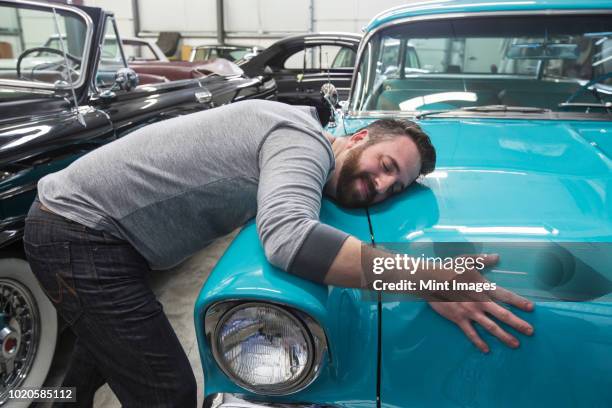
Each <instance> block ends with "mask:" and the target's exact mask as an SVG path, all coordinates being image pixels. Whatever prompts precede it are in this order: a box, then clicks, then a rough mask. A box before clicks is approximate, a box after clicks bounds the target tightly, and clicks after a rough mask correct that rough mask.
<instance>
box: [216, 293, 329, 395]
mask: <svg viewBox="0 0 612 408" xmlns="http://www.w3.org/2000/svg"><path fill="white" fill-rule="evenodd" d="M258 306H259V307H262V306H263V307H270V308H273V309H276V310H277V311H279V312H281V313H284V314H285V315H287V316H288V317H289V318H290V319H292V320H293V321H294V323H296V324H297V325H298V327H300V328H301V330H302V333H303V335H304V337H305V339H306V341H307V343H308V351H309V355H308V362H307V364H306V368H305V369H304V374H303V375H300V376H299V377H298V379H296V380H295V381H294V382H292V383H289V384H282V385H266V386H259V385H253V384H249V383H246V382H244V381H242V379H240V378H238V377H237V376H236V375H234V373H233V372H232V370H230V369H229V368H228V367H226V366H225V364H224V358H223V357H222V355H221V353H220V351H219V343H218V341H219V336H218V331H219V329H220V328H221V327H222V325H223V323H224V322H225V321H227V320H228V319H229V318H230V317H231V316H232V314H233V313H235V312H236V311H238V310H241V309H244V308H248V307H258ZM204 332H205V335H206V340H207V342H208V346H209V348H210V350H211V353H212V355H213V359H214V360H215V363H216V364H217V367H219V369H220V370H221V371H223V373H224V374H225V375H226V376H227V377H228V378H229V379H230V380H232V381H233V382H234V383H235V384H237V385H238V386H240V387H242V388H244V389H245V390H247V391H250V392H252V393H254V394H258V395H270V396H275V395H290V394H294V393H296V392H299V391H301V390H303V389H304V388H306V387H307V386H309V385H310V384H311V383H312V382H313V381H314V380H315V379H316V378H317V377H318V376H319V374H320V371H321V366H322V364H323V358H324V356H325V355H326V354H327V351H328V347H327V338H326V336H325V332H324V330H323V328H322V327H321V325H320V324H319V323H318V322H317V321H315V320H314V319H313V318H312V317H311V316H310V315H308V314H307V313H304V312H302V311H301V310H299V309H296V308H294V307H292V306H289V305H286V304H282V303H278V302H270V301H260V300H225V301H220V302H217V303H214V304H212V305H211V306H209V307H208V308H207V310H206V313H205V318H204Z"/></svg>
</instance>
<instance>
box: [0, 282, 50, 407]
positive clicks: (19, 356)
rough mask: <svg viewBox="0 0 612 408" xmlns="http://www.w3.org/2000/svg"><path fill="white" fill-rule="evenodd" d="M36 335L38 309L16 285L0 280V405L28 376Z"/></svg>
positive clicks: (32, 360) (23, 289) (25, 292)
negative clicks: (10, 391)
mask: <svg viewBox="0 0 612 408" xmlns="http://www.w3.org/2000/svg"><path fill="white" fill-rule="evenodd" d="M39 333H40V318H39V314H38V308H37V306H36V303H35V302H34V298H33V297H32V294H31V293H30V291H29V290H28V289H27V288H26V287H25V286H24V285H22V284H21V283H19V282H17V281H14V280H11V279H0V404H3V403H4V402H6V400H7V398H8V391H9V390H11V389H14V388H17V387H19V386H20V385H21V384H22V383H23V381H24V380H25V379H26V377H27V376H28V373H29V372H30V369H31V368H32V363H33V362H34V357H36V350H37V348H38V340H39V339H38V336H39Z"/></svg>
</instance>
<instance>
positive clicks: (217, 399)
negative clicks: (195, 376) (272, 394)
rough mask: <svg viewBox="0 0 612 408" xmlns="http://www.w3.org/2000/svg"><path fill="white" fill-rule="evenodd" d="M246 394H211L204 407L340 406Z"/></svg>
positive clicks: (324, 407) (325, 407) (332, 407)
mask: <svg viewBox="0 0 612 408" xmlns="http://www.w3.org/2000/svg"><path fill="white" fill-rule="evenodd" d="M248 398H249V397H246V396H244V395H237V394H225V393H222V394H211V395H209V396H208V397H206V399H205V400H204V404H203V408H340V407H339V406H338V405H329V404H314V403H308V402H303V403H294V402H292V403H286V404H285V403H278V402H266V401H264V400H254V399H253V400H251V399H248Z"/></svg>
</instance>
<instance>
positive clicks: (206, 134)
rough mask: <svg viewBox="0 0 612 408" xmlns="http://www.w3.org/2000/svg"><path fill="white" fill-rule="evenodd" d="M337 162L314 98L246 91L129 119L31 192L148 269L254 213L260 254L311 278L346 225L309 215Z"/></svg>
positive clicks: (326, 262) (165, 264) (179, 257)
mask: <svg viewBox="0 0 612 408" xmlns="http://www.w3.org/2000/svg"><path fill="white" fill-rule="evenodd" d="M334 163H335V160H334V156H333V152H332V149H331V144H330V143H329V141H328V140H327V139H326V137H325V136H324V134H323V130H322V128H321V125H320V123H319V121H318V119H317V116H316V110H315V109H314V108H309V107H295V106H289V105H286V104H281V103H277V102H271V101H261V100H253V101H244V102H238V103H235V104H230V105H226V106H222V107H219V108H215V109H211V110H207V111H203V112H198V113H194V114H190V115H186V116H181V117H178V118H174V119H169V120H166V121H163V122H159V123H155V124H152V125H149V126H146V127H143V128H141V129H138V130H136V131H134V132H132V133H131V134H129V135H127V136H125V137H123V138H121V139H119V140H117V141H114V142H112V143H109V144H107V145H104V146H102V147H100V148H98V149H96V150H94V151H93V152H90V153H88V154H87V155H85V156H83V157H82V158H80V159H78V160H77V161H75V162H74V163H72V164H71V165H70V166H68V167H67V168H65V169H64V170H61V171H59V172H57V173H53V174H50V175H48V176H46V177H44V178H43V179H41V180H40V181H39V183H38V194H39V198H40V200H41V201H42V203H43V204H44V205H45V206H46V207H48V208H49V209H51V210H52V211H53V212H55V213H57V214H59V215H62V216H64V217H65V218H68V219H70V220H73V221H76V222H78V223H80V224H83V225H85V226H87V227H90V228H93V229H98V230H103V231H106V232H108V233H110V234H112V235H114V236H116V237H119V238H122V239H125V240H126V241H128V242H129V243H131V244H132V245H133V246H134V248H135V249H136V250H137V251H138V252H139V253H140V254H142V255H143V257H144V258H145V259H147V261H148V262H149V264H150V266H151V268H153V269H166V268H169V267H172V266H174V265H176V264H178V263H180V262H181V261H183V260H184V259H185V258H187V257H189V256H190V255H192V254H193V253H194V252H196V251H198V250H200V249H201V248H203V247H205V246H206V245H208V244H209V243H210V242H211V241H212V240H214V239H215V238H218V237H220V236H222V235H224V234H227V233H228V232H230V231H232V230H233V229H235V228H236V227H238V226H240V225H242V224H244V223H245V222H246V221H248V220H249V219H251V218H253V217H254V216H257V229H258V232H259V236H260V239H261V242H262V245H263V248H264V250H265V254H266V257H267V259H268V260H269V261H270V262H271V263H272V264H274V265H275V266H278V267H279V268H281V269H284V270H286V271H290V272H294V273H296V274H298V275H301V276H303V277H306V278H309V279H312V280H315V281H320V280H321V279H322V277H323V276H324V274H325V273H326V272H327V269H328V268H329V266H330V265H331V263H332V261H333V259H334V258H335V256H336V254H337V252H338V251H339V249H340V247H341V245H342V243H343V242H344V240H345V239H346V237H347V236H348V235H347V234H346V233H344V232H341V231H338V230H336V229H334V228H332V227H329V226H326V225H324V224H321V223H319V221H318V217H319V211H320V206H321V195H322V191H323V187H324V185H325V182H326V181H327V179H328V178H329V176H330V174H331V172H332V171H333V169H334Z"/></svg>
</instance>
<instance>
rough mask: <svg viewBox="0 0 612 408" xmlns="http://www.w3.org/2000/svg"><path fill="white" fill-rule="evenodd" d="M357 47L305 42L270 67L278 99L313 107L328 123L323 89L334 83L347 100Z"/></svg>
mask: <svg viewBox="0 0 612 408" xmlns="http://www.w3.org/2000/svg"><path fill="white" fill-rule="evenodd" d="M356 46H357V45H356V44H355V45H354V47H352V46H348V45H347V43H333V42H327V43H323V42H320V43H317V42H308V43H306V42H305V43H303V45H302V46H301V47H299V48H293V49H291V50H290V51H289V52H287V53H286V54H285V55H284V56H283V58H281V59H279V60H277V61H278V62H277V63H276V65H275V66H272V67H271V68H272V70H273V76H274V79H275V80H276V84H277V87H278V100H279V101H281V102H285V103H289V104H291V105H309V106H314V107H316V108H317V112H318V114H319V117H320V119H321V120H322V122H323V123H326V122H327V120H328V119H329V115H330V112H329V107H327V106H325V105H324V104H323V101H322V100H321V95H320V90H321V86H322V85H323V84H325V83H327V82H331V83H332V84H334V85H335V86H336V89H337V90H338V96H339V99H340V100H346V99H348V93H349V90H350V82H351V76H352V73H353V65H354V63H355V56H356V51H355V49H356Z"/></svg>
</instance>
